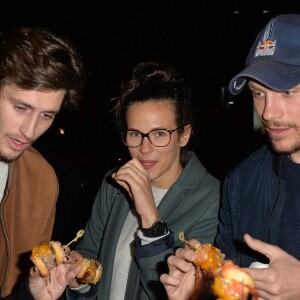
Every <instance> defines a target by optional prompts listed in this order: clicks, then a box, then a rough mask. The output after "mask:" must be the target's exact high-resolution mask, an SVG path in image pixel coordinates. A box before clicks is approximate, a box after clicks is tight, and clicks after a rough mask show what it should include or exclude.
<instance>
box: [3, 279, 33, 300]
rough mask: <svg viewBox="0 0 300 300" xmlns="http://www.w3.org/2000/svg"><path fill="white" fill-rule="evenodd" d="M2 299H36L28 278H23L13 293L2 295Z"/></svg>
mask: <svg viewBox="0 0 300 300" xmlns="http://www.w3.org/2000/svg"><path fill="white" fill-rule="evenodd" d="M0 300H34V298H33V296H32V294H31V292H30V289H29V286H28V278H26V279H24V280H22V281H21V282H20V285H18V287H17V288H16V290H15V291H14V292H13V293H12V294H10V295H9V296H7V297H0Z"/></svg>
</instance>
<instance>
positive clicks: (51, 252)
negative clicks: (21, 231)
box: [30, 241, 64, 277]
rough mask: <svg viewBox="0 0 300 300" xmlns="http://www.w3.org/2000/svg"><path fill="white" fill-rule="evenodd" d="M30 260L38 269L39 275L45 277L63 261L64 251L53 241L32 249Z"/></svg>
mask: <svg viewBox="0 0 300 300" xmlns="http://www.w3.org/2000/svg"><path fill="white" fill-rule="evenodd" d="M30 260H31V261H32V262H33V263H34V264H35V266H36V267H37V268H38V270H39V272H40V274H41V275H42V276H44V277H47V276H48V275H49V273H50V271H51V270H52V269H53V268H54V267H55V266H58V265H60V264H61V263H62V262H63V261H64V250H63V248H62V247H61V246H60V244H59V243H57V242H55V241H50V242H49V243H43V244H40V245H38V246H34V247H33V249H32V253H31V256H30Z"/></svg>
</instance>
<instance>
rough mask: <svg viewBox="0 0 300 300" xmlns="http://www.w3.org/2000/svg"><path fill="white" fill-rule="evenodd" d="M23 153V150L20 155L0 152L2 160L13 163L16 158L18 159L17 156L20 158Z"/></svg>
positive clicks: (0, 159)
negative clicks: (8, 154)
mask: <svg viewBox="0 0 300 300" xmlns="http://www.w3.org/2000/svg"><path fill="white" fill-rule="evenodd" d="M22 154H23V152H22V153H19V155H17V156H13V157H12V156H10V157H9V156H7V155H5V154H4V153H1V152H0V161H3V162H6V163H11V162H13V161H14V160H16V159H17V158H19V157H20V156H21V155H22Z"/></svg>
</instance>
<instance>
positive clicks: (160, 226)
mask: <svg viewBox="0 0 300 300" xmlns="http://www.w3.org/2000/svg"><path fill="white" fill-rule="evenodd" d="M153 229H154V234H155V236H163V235H165V234H166V233H167V231H168V228H167V224H166V223H163V222H157V223H156V224H155V227H154V228H153Z"/></svg>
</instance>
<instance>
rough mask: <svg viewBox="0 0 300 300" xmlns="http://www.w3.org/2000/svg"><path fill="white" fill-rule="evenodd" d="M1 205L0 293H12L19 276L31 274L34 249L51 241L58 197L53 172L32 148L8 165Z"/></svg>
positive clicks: (3, 294) (56, 181)
mask: <svg viewBox="0 0 300 300" xmlns="http://www.w3.org/2000/svg"><path fill="white" fill-rule="evenodd" d="M8 172H9V173H8V183H7V186H6V189H5V191H4V196H3V199H2V201H1V203H0V288H1V289H2V290H1V291H0V293H1V296H6V295H8V294H10V293H11V292H12V289H13V287H14V285H15V284H16V283H17V281H18V280H19V278H18V277H19V276H20V275H22V277H24V276H25V275H26V276H27V275H28V272H29V269H30V267H31V266H32V262H31V261H30V259H29V257H30V254H31V250H32V247H33V246H35V245H37V244H40V243H42V242H47V241H49V240H50V238H51V233H52V229H53V223H54V218H55V207H56V201H57V197H58V180H57V177H56V174H55V171H54V169H53V168H52V167H51V166H50V164H49V163H48V162H47V161H46V160H45V159H44V158H43V157H42V155H41V154H40V153H39V152H38V151H37V150H35V149H34V148H32V147H30V148H29V149H27V150H26V151H25V152H24V153H23V154H22V155H21V156H20V157H19V158H18V159H17V160H15V161H14V162H12V163H11V164H10V165H9V171H8Z"/></svg>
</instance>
